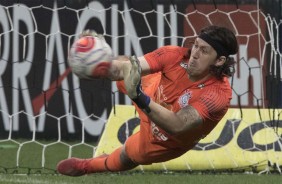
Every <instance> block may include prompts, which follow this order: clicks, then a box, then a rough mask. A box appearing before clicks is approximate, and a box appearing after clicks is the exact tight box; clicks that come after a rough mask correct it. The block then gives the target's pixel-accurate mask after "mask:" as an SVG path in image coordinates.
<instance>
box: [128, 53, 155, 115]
mask: <svg viewBox="0 0 282 184" xmlns="http://www.w3.org/2000/svg"><path fill="white" fill-rule="evenodd" d="M129 60H130V62H131V69H130V72H129V75H127V76H125V78H124V82H125V87H126V91H127V95H128V96H129V98H131V100H132V101H133V102H135V104H136V105H137V106H138V107H139V108H140V109H142V110H144V111H146V112H147V113H150V112H151V109H150V108H149V104H150V101H151V99H150V97H149V96H147V95H146V94H145V93H144V92H143V91H142V86H141V66H140V63H139V60H138V59H137V57H136V56H131V57H129Z"/></svg>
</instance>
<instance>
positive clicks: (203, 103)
mask: <svg viewBox="0 0 282 184" xmlns="http://www.w3.org/2000/svg"><path fill="white" fill-rule="evenodd" d="M187 51H188V49H187V48H183V47H178V46H164V47H161V48H159V49H157V50H155V51H153V52H151V53H148V54H146V55H145V56H144V57H145V59H146V60H147V62H148V64H149V66H150V69H151V73H152V74H150V75H147V76H144V77H142V88H143V91H144V92H145V93H146V94H147V95H148V96H150V97H151V98H152V100H154V101H155V102H156V103H158V104H160V105H162V106H163V107H165V108H167V109H169V110H171V111H173V112H177V111H179V110H180V109H181V108H183V107H186V106H188V105H190V106H193V107H194V108H195V109H196V110H197V111H198V113H199V114H200V116H201V117H202V119H203V124H202V125H201V126H200V127H198V128H197V130H195V129H194V130H192V131H191V132H185V134H183V135H177V136H171V135H169V134H168V133H166V132H165V131H163V130H162V129H161V128H159V127H158V126H157V125H155V124H154V122H152V121H150V120H149V119H148V117H147V116H146V115H145V114H144V113H143V112H142V111H141V110H139V111H138V112H139V116H140V119H141V129H143V130H144V131H143V132H142V133H141V134H145V135H144V136H145V137H149V139H150V142H151V143H155V144H158V145H163V146H165V147H168V148H174V149H184V150H187V149H191V148H192V147H194V146H195V144H197V143H198V141H199V140H200V139H201V138H203V137H205V136H206V135H207V134H208V133H209V132H210V131H211V130H212V129H213V128H214V127H215V126H216V124H217V123H218V122H219V121H220V120H221V118H222V117H223V116H224V115H225V113H226V112H227V109H228V107H229V104H230V100H231V97H232V91H231V87H230V84H229V81H228V80H227V78H226V77H224V78H223V80H218V79H216V78H215V77H211V78H209V79H207V80H205V81H197V82H192V81H190V80H189V78H188V74H187V71H186V67H187V62H189V61H188V59H187ZM118 86H119V88H122V87H121V85H118ZM123 88H124V87H123ZM122 91H124V92H125V90H122ZM148 134H149V135H148Z"/></svg>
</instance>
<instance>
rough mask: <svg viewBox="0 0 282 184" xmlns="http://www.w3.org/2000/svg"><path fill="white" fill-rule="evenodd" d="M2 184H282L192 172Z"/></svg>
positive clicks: (8, 178)
mask: <svg viewBox="0 0 282 184" xmlns="http://www.w3.org/2000/svg"><path fill="white" fill-rule="evenodd" d="M0 183H11V184H12V183H22V184H24V183H26V184H33V183H34V184H35V183H36V184H37V183H46V184H47V183H52V184H75V183H81V184H82V183H100V184H109V183H114V184H125V183H126V184H131V183H132V184H135V183H138V184H143V183H144V184H159V183H161V184H164V183H168V184H178V183H193V184H207V183H208V184H218V183H222V184H226V183H227V184H228V183H230V184H232V183H234V184H238V183H240V184H252V183H254V184H265V183H273V184H276V183H281V176H280V175H257V174H253V175H247V174H228V175H227V174H220V175H214V174H188V173H170V174H165V173H162V174H156V173H150V172H148V173H147V172H146V173H131V174H111V173H107V174H93V175H88V176H82V177H75V178H73V177H66V176H60V175H9V174H4V175H0Z"/></svg>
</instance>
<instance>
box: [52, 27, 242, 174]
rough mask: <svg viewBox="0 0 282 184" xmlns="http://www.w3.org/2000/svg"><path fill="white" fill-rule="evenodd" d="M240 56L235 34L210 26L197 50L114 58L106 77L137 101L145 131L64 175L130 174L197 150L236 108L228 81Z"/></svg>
mask: <svg viewBox="0 0 282 184" xmlns="http://www.w3.org/2000/svg"><path fill="white" fill-rule="evenodd" d="M83 34H84V35H87V34H91V31H90V32H85V33H83ZM237 52H238V43H237V40H236V37H235V35H234V33H233V32H232V31H231V30H229V29H227V28H225V27H219V26H208V27H205V28H203V29H202V30H201V31H200V32H199V34H198V36H197V37H196V39H195V41H194V43H193V47H192V48H191V49H189V48H185V47H179V46H172V45H168V46H163V47H160V48H158V49H156V50H155V51H152V52H150V53H147V54H145V55H144V56H141V57H135V56H130V57H127V56H119V57H117V58H116V59H114V60H113V61H112V62H111V64H110V65H108V67H107V68H106V74H105V73H103V75H102V76H100V77H101V78H108V79H110V80H113V81H117V86H118V89H119V90H120V91H121V92H123V93H125V94H126V95H128V97H129V98H130V99H131V100H132V101H133V104H134V105H135V107H136V110H137V112H138V114H139V117H140V131H138V132H137V133H135V134H133V135H131V136H130V137H128V139H127V140H126V142H125V143H124V145H123V146H121V147H120V148H117V149H116V150H115V151H113V152H112V153H110V154H108V155H106V154H104V155H101V156H99V157H96V158H88V159H80V158H69V159H66V160H62V161H60V162H59V163H58V165H57V170H58V172H59V173H61V174H63V175H68V176H81V175H85V174H90V173H97V172H117V171H125V170H130V169H133V168H135V167H137V166H138V165H148V164H152V163H159V162H165V161H168V160H171V159H174V158H177V157H179V156H181V155H183V154H184V153H186V152H187V151H189V150H191V149H192V148H193V147H194V146H195V145H196V144H197V143H198V142H199V141H200V140H201V139H202V138H204V137H205V136H207V135H208V134H209V133H210V132H211V131H212V130H213V129H214V127H215V126H216V125H217V123H218V122H219V121H220V120H221V119H222V118H223V116H224V115H225V113H226V112H227V110H228V108H229V106H230V100H231V98H232V90H231V87H230V84H229V81H228V77H230V76H232V75H233V73H234V64H235V61H234V59H233V58H232V57H230V55H233V54H236V53H237ZM95 77H97V75H95ZM98 77H99V76H98Z"/></svg>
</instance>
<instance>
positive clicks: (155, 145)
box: [117, 73, 187, 165]
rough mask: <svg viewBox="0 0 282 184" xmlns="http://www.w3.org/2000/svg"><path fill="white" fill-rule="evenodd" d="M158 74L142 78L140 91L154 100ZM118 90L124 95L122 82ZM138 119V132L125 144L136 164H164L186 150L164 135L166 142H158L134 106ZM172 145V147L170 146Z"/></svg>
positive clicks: (146, 119)
mask: <svg viewBox="0 0 282 184" xmlns="http://www.w3.org/2000/svg"><path fill="white" fill-rule="evenodd" d="M159 80H160V74H159V73H157V74H151V75H148V76H146V77H142V89H143V91H144V92H145V93H146V94H147V95H149V96H150V97H151V98H152V99H153V100H154V93H155V92H156V90H157V87H158V84H159ZM117 86H118V88H119V90H120V91H121V92H123V93H126V90H125V86H124V83H123V81H119V82H117ZM135 107H136V109H137V112H138V114H139V118H140V131H139V132H137V133H135V134H134V135H131V136H130V137H129V138H128V139H127V140H126V142H125V150H126V153H127V155H128V157H129V158H130V159H131V160H132V161H134V162H135V163H138V164H143V165H145V164H152V163H158V162H164V161H168V160H171V159H173V158H176V157H179V156H181V155H182V154H184V153H185V152H186V151H187V149H183V148H182V147H180V146H177V143H176V142H175V140H174V139H173V137H171V136H169V135H167V134H166V136H167V137H168V139H167V140H166V141H162V140H159V139H158V138H156V137H155V136H154V135H153V133H152V123H151V121H150V120H149V118H148V117H147V116H146V114H144V113H143V111H142V110H140V109H139V108H138V107H137V106H135ZM172 145H174V146H172Z"/></svg>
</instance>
